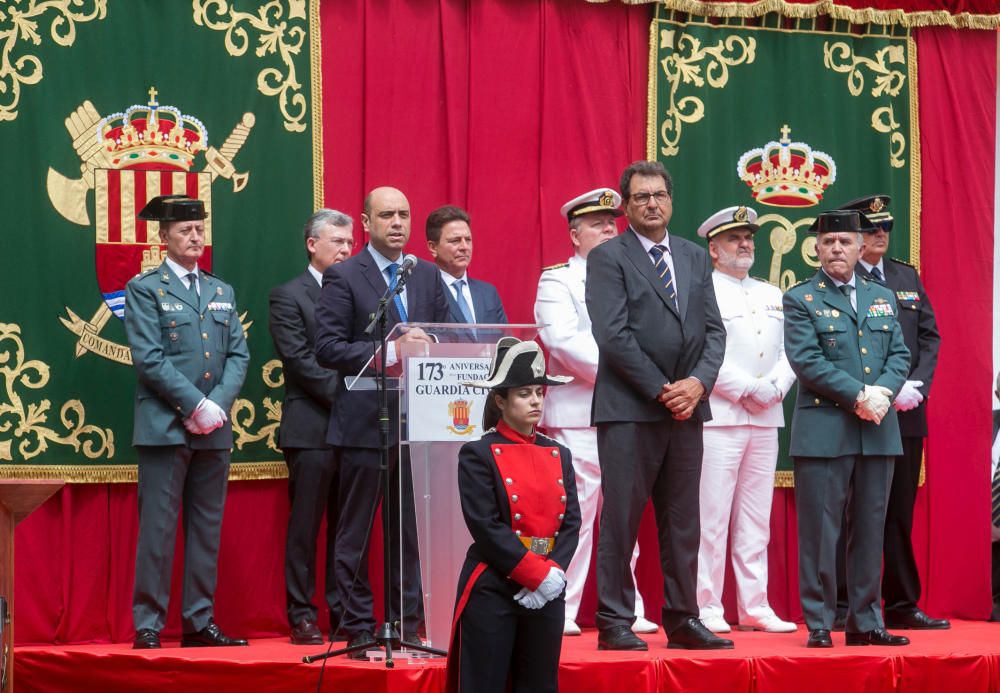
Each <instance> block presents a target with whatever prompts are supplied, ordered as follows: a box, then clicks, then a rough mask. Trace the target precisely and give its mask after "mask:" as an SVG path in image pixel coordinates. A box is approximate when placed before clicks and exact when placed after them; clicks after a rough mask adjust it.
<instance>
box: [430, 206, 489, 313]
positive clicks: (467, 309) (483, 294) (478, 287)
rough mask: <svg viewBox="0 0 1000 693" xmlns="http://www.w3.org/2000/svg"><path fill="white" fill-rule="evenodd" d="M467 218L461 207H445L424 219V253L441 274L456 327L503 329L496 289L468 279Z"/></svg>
mask: <svg viewBox="0 0 1000 693" xmlns="http://www.w3.org/2000/svg"><path fill="white" fill-rule="evenodd" d="M469 223H470V220H469V214H468V212H466V211H465V210H464V209H462V208H460V207H455V206H454V205H445V206H444V207H438V208H437V209H435V210H434V211H433V212H431V213H430V214H429V215H427V223H426V225H425V227H424V233H425V236H426V238H427V250H429V251H430V253H431V257H432V258H434V264H436V265H437V266H438V269H439V270H441V281H443V282H444V285H445V287H447V289H448V291H447V292H446V293H447V296H448V308H449V309H450V311H451V319H452V321H453V322H456V323H463V322H464V323H480V324H487V325H491V324H492V325H497V324H500V325H506V324H507V313H505V312H504V309H503V303H501V302H500V294H498V293H497V289H496V287H495V286H493V285H492V284H490V283H488V282H484V281H482V280H481V279H473V278H472V277H470V276H469V263H470V262H472V228H471V227H470V226H469Z"/></svg>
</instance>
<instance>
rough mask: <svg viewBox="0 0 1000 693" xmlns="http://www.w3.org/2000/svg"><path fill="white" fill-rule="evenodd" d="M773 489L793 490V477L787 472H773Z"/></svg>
mask: <svg viewBox="0 0 1000 693" xmlns="http://www.w3.org/2000/svg"><path fill="white" fill-rule="evenodd" d="M774 488H795V475H794V474H792V472H788V471H780V472H775V473H774Z"/></svg>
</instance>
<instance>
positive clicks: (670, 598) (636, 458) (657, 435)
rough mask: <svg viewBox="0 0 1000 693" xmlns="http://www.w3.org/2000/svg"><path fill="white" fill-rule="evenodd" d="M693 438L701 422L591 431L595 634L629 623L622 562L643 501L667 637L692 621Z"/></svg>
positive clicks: (631, 602) (696, 533)
mask: <svg viewBox="0 0 1000 693" xmlns="http://www.w3.org/2000/svg"><path fill="white" fill-rule="evenodd" d="M701 434H702V424H701V421H694V420H692V419H688V420H687V421H675V420H673V419H667V420H666V421H655V422H623V423H606V424H598V426H597V451H598V455H599V457H600V463H601V491H602V492H603V494H604V506H603V508H602V510H601V525H600V527H601V535H600V540H599V542H598V545H597V627H598V628H600V629H602V630H605V629H607V628H611V627H612V626H618V625H624V626H628V625H630V624H631V623H632V621H634V620H635V587H634V583H633V582H632V571H631V567H630V561H631V559H632V549H633V547H635V540H636V536H637V535H638V532H639V521H640V520H641V519H642V513H643V511H644V510H645V509H646V503H647V501H649V499H650V498H652V500H653V510H654V512H655V515H656V530H657V534H658V535H659V542H660V566H661V568H662V569H663V594H664V598H665V603H664V606H663V614H662V615H663V628H664V630H665V631H666V632H667V634H668V635H669V634H670V633H671V632H672V631H673V630H676V629H677V628H678V627H679V626H680V625H682V624H683V623H684V621H686V620H687V619H688V618H697V617H698V599H697V593H696V590H697V582H698V543H699V541H700V536H701V522H700V519H699V506H698V486H699V483H700V482H701V457H702V447H703V446H702V437H701Z"/></svg>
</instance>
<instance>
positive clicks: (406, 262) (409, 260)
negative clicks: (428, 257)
mask: <svg viewBox="0 0 1000 693" xmlns="http://www.w3.org/2000/svg"><path fill="white" fill-rule="evenodd" d="M416 264H417V256H416V255H413V254H412V253H411V254H410V255H407V256H405V257H404V258H403V261H402V262H401V263H400V264H399V269H398V270H396V276H397V277H402V276H403V275H407V274H409V273H410V272H412V271H413V267H414V266H415V265H416Z"/></svg>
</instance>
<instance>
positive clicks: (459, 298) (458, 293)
mask: <svg viewBox="0 0 1000 693" xmlns="http://www.w3.org/2000/svg"><path fill="white" fill-rule="evenodd" d="M464 286H465V280H464V279H459V280H458V281H457V282H455V283H454V284H452V285H451V288H453V289H454V290H455V302H456V303H458V309H459V310H460V311H462V317H464V318H465V322H468V323H474V322H476V321H475V319H474V318H473V317H472V311H471V310H469V304H468V302H466V300H465V296H463V295H462V287H464Z"/></svg>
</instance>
